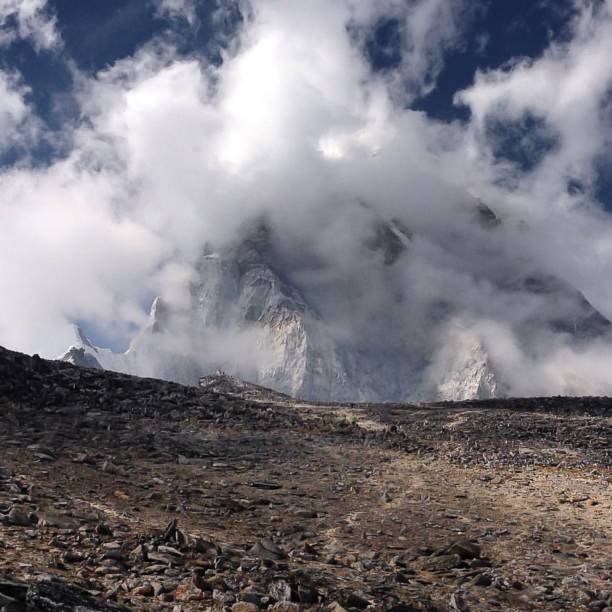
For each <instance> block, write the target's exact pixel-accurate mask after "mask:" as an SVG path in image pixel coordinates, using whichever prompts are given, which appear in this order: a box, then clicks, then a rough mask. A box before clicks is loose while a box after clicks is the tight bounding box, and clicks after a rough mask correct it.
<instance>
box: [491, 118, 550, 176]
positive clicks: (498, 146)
mask: <svg viewBox="0 0 612 612" xmlns="http://www.w3.org/2000/svg"><path fill="white" fill-rule="evenodd" d="M484 135H485V137H486V139H487V141H488V143H489V146H490V150H491V153H492V154H493V157H494V158H495V160H496V161H500V162H510V163H512V164H514V165H516V166H517V167H518V168H519V169H520V170H521V171H522V172H530V171H531V170H534V169H535V168H536V167H537V166H538V165H539V164H540V163H541V162H542V160H543V159H544V157H545V156H546V155H547V154H548V153H550V152H551V151H553V150H554V149H555V148H556V147H557V145H558V144H559V137H558V135H557V134H555V132H554V131H553V130H552V129H551V128H550V126H548V124H547V123H546V121H545V120H544V119H542V118H541V117H536V116H535V115H533V114H531V113H525V114H523V116H522V117H520V118H519V119H508V118H500V117H497V116H492V117H490V118H487V120H486V121H485V126H484Z"/></svg>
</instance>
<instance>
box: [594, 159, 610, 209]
mask: <svg viewBox="0 0 612 612" xmlns="http://www.w3.org/2000/svg"><path fill="white" fill-rule="evenodd" d="M595 167H596V179H595V188H594V192H595V198H596V199H597V200H598V201H599V202H600V203H601V205H602V206H603V208H604V209H605V210H607V211H608V212H612V150H611V151H609V152H608V154H607V155H605V156H601V157H600V159H599V160H598V162H597V164H596V166H595Z"/></svg>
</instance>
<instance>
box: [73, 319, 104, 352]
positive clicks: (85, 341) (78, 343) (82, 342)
mask: <svg viewBox="0 0 612 612" xmlns="http://www.w3.org/2000/svg"><path fill="white" fill-rule="evenodd" d="M72 334H73V337H74V340H75V344H74V345H73V346H74V347H76V348H88V349H91V350H92V351H96V352H97V351H98V349H97V347H96V346H95V345H94V343H93V342H92V341H91V340H90V339H89V338H88V337H87V336H86V335H85V332H84V331H83V330H82V329H81V327H80V326H79V325H77V324H76V323H75V324H73V325H72Z"/></svg>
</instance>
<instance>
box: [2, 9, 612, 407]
mask: <svg viewBox="0 0 612 612" xmlns="http://www.w3.org/2000/svg"><path fill="white" fill-rule="evenodd" d="M15 6H17V5H15ZM32 7H33V8H32V12H31V13H29V14H24V13H23V11H22V9H17V8H14V9H2V10H8V11H10V10H13V13H14V14H16V16H17V19H16V24H17V25H16V26H15V29H14V30H10V31H9V30H6V32H5V33H4V34H3V36H6V37H7V40H8V39H9V38H11V37H12V38H14V37H21V38H22V39H24V40H25V39H31V40H33V44H34V45H38V46H39V47H40V46H42V47H46V48H58V49H59V48H61V45H62V42H61V34H60V33H59V32H58V30H57V24H56V23H55V20H54V18H53V17H52V15H51V14H50V13H49V12H48V11H47V12H46V8H45V3H44V2H43V1H42V0H41V1H39V2H38V3H34V4H33V5H32ZM18 10H19V11H20V12H18V13H16V11H18ZM219 10H222V9H219ZM240 10H241V12H242V15H243V22H242V25H241V26H240V27H239V28H238V29H237V31H236V32H234V33H233V35H232V37H231V39H230V40H229V41H228V42H227V44H226V45H225V46H224V49H223V58H222V59H223V61H222V62H221V63H212V62H210V61H209V60H208V59H207V58H206V57H205V56H204V55H202V56H199V55H198V54H195V53H192V54H189V55H185V54H182V53H181V52H180V50H179V45H178V44H177V41H176V39H175V36H176V35H177V34H176V32H180V31H181V30H180V29H177V30H176V32H175V33H174V34H173V35H172V36H170V35H165V36H164V35H160V36H158V37H156V38H154V39H153V40H151V41H149V42H147V43H146V44H144V45H142V46H141V47H139V48H138V49H137V51H136V52H135V53H134V55H133V56H131V57H128V58H126V59H123V60H121V61H118V62H116V63H115V64H113V65H111V66H109V67H107V68H106V69H103V70H100V71H98V72H96V73H94V74H86V73H81V72H79V71H78V69H77V68H76V67H74V66H71V70H72V71H73V75H74V83H75V86H74V91H73V92H72V95H73V97H74V100H75V102H76V104H77V105H78V108H79V114H78V119H76V120H74V121H72V122H70V123H69V124H67V125H66V126H65V128H64V133H63V135H62V141H63V143H62V150H63V153H62V154H61V155H58V156H56V157H54V158H53V159H51V160H50V161H48V162H47V163H43V164H41V163H40V162H39V161H37V160H35V159H34V158H33V155H25V156H24V157H22V159H21V160H20V162H19V163H16V164H13V165H10V166H4V167H3V169H2V172H1V174H0V233H1V237H2V240H0V261H2V268H1V270H0V294H1V295H2V300H1V301H0V344H2V345H4V346H6V347H8V348H11V349H16V350H20V351H24V352H27V353H35V352H36V353H40V354H41V355H43V356H45V357H50V358H55V357H57V356H58V355H60V354H62V353H63V352H64V351H65V349H66V348H67V347H68V346H69V345H70V344H71V342H72V340H73V336H72V334H73V331H72V325H73V323H74V322H76V321H80V322H85V324H86V325H89V326H91V327H92V328H95V329H97V330H102V332H103V336H104V337H105V339H106V341H107V343H108V344H109V345H110V346H112V347H113V348H125V347H126V346H127V345H128V344H129V342H130V341H131V339H132V338H133V336H134V335H135V332H136V331H137V330H138V329H141V328H142V327H143V326H145V325H146V322H147V316H148V306H149V304H150V301H151V300H152V298H153V297H154V296H157V295H160V296H163V298H164V300H165V301H167V302H168V303H169V304H171V305H173V306H174V307H175V308H176V309H177V311H180V310H181V309H182V308H185V307H186V302H187V300H188V287H189V283H190V282H193V279H194V278H195V277H196V276H197V273H196V267H197V264H198V260H199V258H200V257H201V255H202V252H203V249H204V247H205V245H208V246H209V247H210V248H212V249H214V250H219V249H221V250H223V249H224V248H229V247H231V245H233V244H235V243H236V242H237V241H239V240H240V239H241V237H242V236H243V234H244V228H245V227H248V226H249V224H250V223H256V222H259V221H260V220H262V219H265V222H266V223H267V224H268V225H269V227H270V228H271V229H272V232H273V237H274V242H275V248H276V249H277V250H278V253H279V254H280V257H281V259H280V261H282V262H283V264H282V267H283V272H284V273H286V274H288V275H290V276H291V278H292V279H293V280H294V282H295V283H296V285H297V286H299V287H300V289H301V290H302V291H303V293H304V295H305V296H306V297H307V298H308V299H309V300H310V301H311V302H312V303H313V304H315V305H316V308H317V311H318V312H319V313H320V315H321V317H322V319H323V320H324V321H325V322H326V325H327V330H328V333H329V334H330V337H332V338H334V339H336V340H338V341H341V342H342V343H343V344H344V345H345V346H350V347H353V348H355V349H359V350H364V349H365V348H367V349H368V350H371V351H376V350H380V351H381V352H384V351H396V354H397V358H398V360H399V361H406V360H409V359H412V358H414V354H415V353H423V354H425V353H427V354H432V355H434V357H433V359H432V361H431V363H429V364H427V376H431V377H432V378H435V377H438V378H439V377H440V376H442V375H443V371H444V370H445V369H447V368H448V363H449V360H451V361H452V354H451V353H452V351H451V353H449V350H450V349H449V347H452V346H455V345H464V344H466V343H467V344H470V343H472V342H475V340H474V339H475V338H477V339H478V342H479V343H480V344H481V345H482V346H484V347H486V350H487V352H488V354H489V355H490V359H491V361H492V362H493V363H494V364H495V366H496V367H497V368H499V369H500V370H501V371H503V372H504V384H505V385H506V389H504V390H503V392H504V393H511V394H515V395H544V394H557V393H559V394H561V393H563V394H569V395H573V394H576V395H578V394H589V395H594V394H607V393H612V377H610V376H609V373H610V372H611V371H612V344H611V343H610V340H609V339H608V338H605V337H598V338H592V339H586V340H584V341H581V342H579V343H576V342H575V341H574V340H573V339H572V338H571V337H570V336H569V335H568V334H552V333H550V332H549V331H548V330H545V329H539V328H538V327H537V326H536V325H534V324H533V323H530V322H533V321H535V320H538V318H539V317H541V316H542V312H544V311H546V314H547V316H549V317H550V318H553V319H554V318H555V316H556V313H555V312H552V311H551V310H554V309H558V310H559V313H558V314H559V317H562V316H563V314H564V313H565V312H566V311H567V308H566V305H565V304H564V303H563V301H562V300H561V301H559V300H556V298H554V296H553V298H551V297H550V295H547V296H544V295H533V296H531V297H530V298H529V299H526V298H525V295H524V294H520V293H518V292H517V291H516V290H514V289H512V285H513V283H516V282H519V281H520V280H521V279H524V278H526V277H530V276H534V275H540V276H542V275H543V276H546V277H551V278H555V279H559V281H560V282H562V283H564V284H565V285H567V286H569V287H572V288H575V289H576V290H578V291H579V292H581V293H582V294H583V295H584V296H585V297H586V298H587V299H588V301H589V302H590V303H591V304H592V305H593V306H594V307H595V308H596V309H597V310H598V311H599V312H600V313H601V314H602V315H603V316H604V317H607V318H612V285H611V284H610V282H609V279H610V278H612V223H611V220H610V215H609V214H608V213H607V212H605V211H604V210H603V208H602V205H601V203H600V202H599V201H598V199H597V193H596V176H595V173H594V166H595V164H596V163H597V160H598V159H599V158H601V156H602V155H609V154H610V151H611V144H612V120H611V118H612V99H611V98H610V95H609V92H610V88H611V87H612V1H611V0H607V1H605V2H602V3H598V4H595V3H586V2H578V1H577V2H576V12H575V17H574V19H573V22H572V25H571V32H570V33H569V35H568V37H567V40H565V41H564V42H562V43H559V42H553V43H551V44H550V46H549V48H548V49H547V50H546V51H545V53H544V54H543V55H542V56H541V57H539V58H537V59H529V60H527V59H524V58H516V59H515V60H514V61H513V62H511V63H510V64H509V65H508V66H505V67H503V69H499V70H493V71H489V72H478V73H476V74H475V75H474V81H473V84H472V85H471V86H470V87H469V88H467V89H465V90H464V91H461V92H459V93H458V94H457V95H456V97H455V103H456V104H457V105H464V106H465V107H467V108H469V110H470V118H469V119H468V120H466V121H458V120H457V121H451V122H442V121H436V120H433V119H431V118H429V117H428V116H427V115H426V114H425V113H424V112H422V111H417V110H413V109H411V103H412V102H413V101H414V100H415V99H417V98H418V97H419V96H422V95H424V94H426V93H427V92H429V91H431V90H432V88H434V87H435V83H436V78H437V75H438V74H439V73H440V71H441V70H442V67H443V65H444V51H445V50H447V49H450V48H453V47H456V46H460V45H461V44H462V41H463V37H464V36H465V31H464V28H465V25H466V24H467V23H469V19H470V15H471V14H472V12H473V10H474V6H473V3H471V2H469V1H468V0H464V1H459V0H457V1H452V2H447V1H440V0H419V1H418V2H414V3H406V2H401V1H399V0H385V1H383V2H380V1H376V2H375V1H374V0H371V1H370V0H360V1H359V2H354V1H352V0H339V1H337V2H329V1H324V0H310V1H309V2H307V3H306V2H303V1H301V0H286V1H284V2H282V3H279V2H275V1H273V0H251V1H250V2H243V3H241V4H240ZM158 11H159V12H160V14H165V15H170V16H171V18H172V19H174V20H177V21H180V22H181V23H182V24H183V26H184V25H185V24H187V27H189V26H191V25H193V24H194V20H196V13H195V11H194V3H192V2H188V1H179V0H172V1H169V0H163V1H160V2H159V3H158ZM221 17H222V15H219V18H221ZM385 18H393V19H395V20H397V22H398V23H400V24H401V32H402V36H403V38H402V45H401V49H400V52H401V61H399V62H397V63H396V65H394V66H393V68H392V69H389V70H386V71H376V70H374V69H373V67H372V66H371V63H370V62H369V61H368V58H367V55H366V53H365V50H364V49H365V46H366V42H367V37H368V35H369V33H370V32H371V30H372V28H373V27H375V26H376V24H377V23H379V22H380V20H382V19H385ZM0 19H2V13H1V12H0ZM33 20H37V23H39V24H40V27H38V26H36V27H35V26H33V25H31V24H32V23H33ZM28 24H30V25H28ZM6 27H8V26H6ZM3 32H4V30H3ZM526 118H535V119H533V120H531V119H530V121H532V123H533V125H532V124H531V123H530V124H529V125H532V128H531V129H530V130H529V131H528V135H527V136H525V137H524V138H523V140H522V142H521V146H522V147H523V148H524V149H525V151H526V152H527V153H528V154H529V156H530V157H529V159H530V160H533V159H535V160H536V161H535V162H533V163H531V164H527V165H523V166H522V165H521V164H517V163H515V162H513V161H511V160H508V159H506V158H504V157H503V156H500V155H499V150H500V147H502V146H503V144H504V143H503V142H501V143H500V141H501V140H502V139H503V134H504V129H506V130H510V129H511V128H512V127H513V126H516V125H517V122H519V123H520V122H521V121H524V120H525V119H526ZM491 125H495V126H498V128H499V129H494V130H492V129H490V126H491ZM0 127H1V128H2V130H1V131H2V135H1V136H0V152H6V151H8V150H9V149H10V148H11V147H15V146H18V147H20V148H21V149H22V150H25V151H30V150H32V151H33V149H34V148H35V146H36V144H37V143H40V142H41V141H44V140H45V139H47V140H49V139H53V138H56V137H57V136H56V135H51V134H50V133H47V132H46V128H45V127H44V124H43V123H42V122H41V120H40V118H39V117H37V115H36V112H35V110H34V108H33V107H32V106H31V104H30V102H29V99H28V91H27V88H26V87H25V85H24V84H23V83H22V82H21V80H20V77H19V75H18V74H15V73H7V72H6V71H0ZM549 141H550V142H551V143H552V144H550V145H548V144H547V143H548V142H549ZM527 153H526V154H527ZM570 185H580V188H579V189H570ZM479 202H481V203H484V204H485V205H486V206H487V207H488V208H490V209H491V210H492V211H493V212H494V214H495V215H496V216H497V218H498V219H499V225H497V226H496V227H493V228H487V227H483V226H482V225H481V224H480V223H479V222H478V219H477V218H475V216H474V215H475V212H474V211H475V209H476V208H477V205H478V203H479ZM391 220H396V221H398V222H400V223H401V224H402V226H405V227H406V228H407V229H408V230H409V232H410V234H411V238H410V246H409V248H408V249H407V251H406V253H403V254H402V255H401V257H400V259H399V260H398V261H397V262H395V263H394V265H393V266H385V265H384V262H381V261H380V259H379V258H377V257H375V256H374V257H373V256H372V253H371V251H369V250H368V249H364V244H367V242H368V240H371V238H372V227H373V224H376V223H379V222H389V221H391ZM396 298H397V299H396ZM400 298H401V299H400ZM559 299H561V298H559ZM449 305H452V312H451V313H450V316H449V317H448V320H447V321H446V322H445V323H444V325H440V326H438V327H437V328H436V331H435V333H434V332H432V333H430V332H429V330H430V329H431V322H432V320H434V321H435V320H436V317H437V316H438V315H437V314H436V313H437V309H440V308H447V309H448V308H449ZM449 312H450V311H449ZM177 325H179V327H180V324H177ZM208 333H209V334H213V332H212V331H209V332H208ZM253 333H254V332H245V331H244V330H238V329H225V331H224V335H222V336H219V335H218V333H217V332H215V333H214V334H213V335H212V336H211V335H209V336H207V337H206V338H205V339H202V341H201V343H196V344H194V343H193V342H192V341H191V340H190V339H189V334H188V333H187V332H182V331H180V330H179V331H178V332H177V333H175V334H174V335H172V336H168V343H169V344H170V345H171V346H169V347H168V350H172V351H173V352H179V353H182V354H185V355H190V356H192V357H194V358H195V359H196V360H197V361H198V362H199V363H200V366H201V368H202V369H203V370H207V369H210V368H213V366H214V365H215V364H218V365H220V366H225V365H226V364H236V363H238V364H239V368H238V369H239V370H240V371H241V372H244V373H248V372H249V371H250V370H251V369H253V368H255V366H256V364H257V361H258V360H261V359H263V358H265V348H264V349H261V350H251V349H252V347H254V346H260V345H261V343H258V341H257V339H256V338H255V337H254V336H253ZM215 334H216V335H215ZM177 343H178V345H177ZM262 351H263V353H262ZM408 353H410V354H412V357H410V356H409V355H408Z"/></svg>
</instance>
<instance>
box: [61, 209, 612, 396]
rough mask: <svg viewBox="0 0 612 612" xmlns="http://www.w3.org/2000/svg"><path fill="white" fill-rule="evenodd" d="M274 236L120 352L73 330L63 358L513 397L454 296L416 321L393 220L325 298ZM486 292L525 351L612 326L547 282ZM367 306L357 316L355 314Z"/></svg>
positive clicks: (288, 386) (323, 390)
mask: <svg viewBox="0 0 612 612" xmlns="http://www.w3.org/2000/svg"><path fill="white" fill-rule="evenodd" d="M474 214H476V216H477V217H476V221H477V223H475V225H476V226H479V228H480V229H479V230H478V231H481V232H497V231H499V226H500V222H499V220H498V219H497V217H496V216H495V215H494V213H493V212H492V211H490V209H488V208H486V207H484V206H483V205H479V206H478V207H477V208H476V211H475V213H474ZM274 238H275V237H274V236H273V235H272V233H271V231H270V229H269V228H268V227H267V226H266V225H265V224H262V223H261V224H258V225H256V226H254V227H251V228H250V230H249V231H247V232H246V233H245V234H244V236H243V237H242V239H240V240H238V241H237V242H236V243H235V244H233V245H230V246H226V247H224V248H222V249H218V250H212V249H206V250H205V251H204V253H203V254H202V256H201V258H200V260H199V261H198V263H197V266H196V280H195V281H194V282H193V283H192V284H191V286H190V291H189V294H190V302H189V304H187V305H185V304H183V305H182V306H181V307H180V308H178V307H176V306H170V305H168V304H166V303H165V302H164V301H163V300H162V299H161V298H157V299H156V300H155V302H154V303H153V306H152V308H151V313H150V317H149V322H148V324H147V325H146V326H145V328H144V329H143V330H142V331H141V333H140V334H139V335H138V336H137V337H136V338H135V339H134V341H133V342H132V344H131V345H130V348H129V349H128V350H127V351H126V352H125V353H121V354H117V353H113V352H112V351H109V350H108V349H100V348H98V347H96V346H94V345H93V343H92V342H90V341H89V340H88V339H87V338H86V337H85V335H84V334H83V333H82V331H81V330H78V329H77V330H76V331H75V341H74V344H73V346H71V347H70V349H69V350H68V351H67V353H66V354H65V355H64V356H63V357H62V358H63V359H64V360H66V361H70V362H71V363H74V364H77V365H82V366H86V367H100V368H103V369H108V370H115V371H120V372H126V373H132V374H136V375H140V376H149V377H156V378H162V379H167V380H174V381H178V382H182V383H186V384H196V383H197V381H198V379H199V377H200V376H202V375H205V374H211V373H213V372H215V371H216V370H217V369H222V370H224V371H226V372H227V373H228V374H231V375H236V376H238V377H241V378H243V379H245V380H249V381H251V382H253V383H256V384H259V385H263V386H266V387H270V388H272V389H275V390H277V391H280V392H282V393H286V394H289V395H292V396H295V397H301V398H304V399H314V400H337V401H398V400H425V399H430V400H431V399H443V400H465V399H476V398H481V399H487V398H493V397H500V396H505V395H508V394H512V393H513V388H512V386H511V385H510V384H509V382H508V381H509V378H510V377H509V376H508V374H509V373H508V372H507V371H506V370H505V369H504V365H503V364H500V363H498V362H496V361H495V359H494V358H493V357H492V356H491V353H492V349H494V348H495V347H494V346H492V344H491V343H492V340H491V338H490V337H488V338H487V337H484V336H483V335H482V334H481V333H480V332H479V331H478V327H477V326H473V325H470V324H466V323H465V307H461V306H460V305H459V302H456V301H453V298H452V292H449V295H450V297H449V295H447V296H445V299H439V298H438V297H437V296H436V295H432V296H431V299H430V301H429V302H426V307H424V308H421V309H420V312H418V313H417V311H416V309H415V306H414V304H415V302H414V300H412V301H411V296H410V291H411V288H410V286H408V289H407V288H406V281H405V278H404V277H403V276H402V275H403V274H404V270H405V268H406V267H407V266H409V264H410V261H411V260H410V258H411V249H412V244H413V240H414V236H413V234H412V232H411V231H410V230H409V229H408V228H406V227H405V226H404V225H403V224H402V223H400V222H398V221H382V220H380V219H373V220H372V223H371V227H370V230H369V232H368V235H367V236H366V237H365V238H364V239H363V244H362V247H360V248H362V252H361V255H362V256H363V257H364V261H366V262H367V265H369V266H370V267H369V268H368V269H366V270H364V271H363V276H364V277H365V278H366V281H365V282H364V281H363V279H361V280H360V279H358V278H352V279H351V278H348V279H344V278H342V277H340V276H339V277H338V280H337V282H331V283H329V282H328V283H327V284H326V285H323V289H321V286H318V287H316V288H315V289H313V283H312V282H309V278H310V276H309V274H310V275H311V276H312V270H310V269H307V270H306V272H307V273H305V272H304V269H305V268H306V266H304V265H303V266H302V269H297V270H296V266H295V265H290V264H288V263H287V261H286V257H285V256H284V255H283V253H282V252H280V251H279V250H278V249H277V248H276V244H275V239H274ZM298 259H299V257H298ZM301 263H302V262H301ZM301 263H300V265H301ZM370 277H371V278H372V279H374V280H373V281H372V284H368V283H369V282H370V281H369V279H370ZM487 282H488V283H489V284H491V285H492V286H494V289H495V292H496V295H497V296H503V299H504V300H506V302H507V303H508V304H510V305H511V306H510V308H513V307H514V305H515V304H520V305H521V317H520V318H517V320H516V321H515V322H514V323H513V325H514V328H513V330H514V332H515V334H516V338H517V342H520V343H522V348H523V349H524V350H525V351H526V352H527V353H528V352H529V351H531V350H535V348H534V346H535V345H536V344H537V343H538V342H539V338H540V337H541V334H547V336H546V337H547V338H548V337H550V338H563V339H564V341H565V342H571V343H574V344H580V343H581V342H587V341H589V340H591V339H593V338H597V337H601V336H603V335H605V334H607V333H608V330H609V328H610V323H609V321H607V319H605V317H603V316H602V315H601V314H599V313H598V312H597V311H596V310H595V309H594V308H593V307H592V306H591V305H590V304H589V303H588V301H587V300H586V299H585V298H584V296H583V295H582V294H581V293H580V292H578V291H576V290H575V289H573V288H572V287H570V286H569V285H567V284H565V283H563V282H561V281H560V280H558V279H556V278H554V277H551V276H549V275H545V274H529V275H527V274H523V275H522V276H521V275H519V277H518V279H516V278H515V279H513V280H511V281H508V280H506V278H505V277H504V276H503V275H499V276H498V277H497V278H493V279H488V280H487ZM421 290H422V289H421ZM366 300H367V301H368V304H369V306H368V310H367V311H365V312H366V315H365V316H364V314H363V312H364V310H363V309H362V308H361V307H360V304H361V302H363V301H366ZM338 304H340V305H341V308H340V307H339V306H338ZM338 312H340V315H338ZM468 320H469V319H468ZM415 321H416V323H415ZM535 338H538V340H537V341H536V340H534V339H535ZM493 342H494V341H493ZM532 345H533V346H532ZM493 353H495V351H493Z"/></svg>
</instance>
